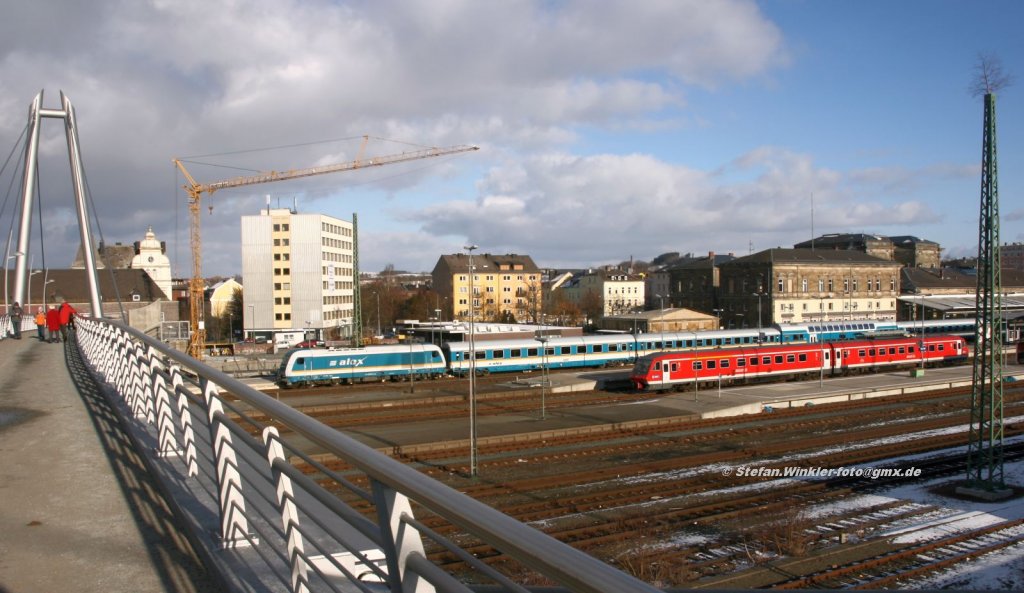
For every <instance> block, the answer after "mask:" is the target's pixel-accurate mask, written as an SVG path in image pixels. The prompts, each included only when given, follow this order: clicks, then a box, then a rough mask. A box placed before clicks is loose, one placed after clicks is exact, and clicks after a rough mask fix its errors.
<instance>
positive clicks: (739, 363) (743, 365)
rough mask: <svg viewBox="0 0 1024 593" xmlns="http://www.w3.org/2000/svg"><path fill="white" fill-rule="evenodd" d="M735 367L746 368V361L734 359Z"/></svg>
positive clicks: (744, 359)
mask: <svg viewBox="0 0 1024 593" xmlns="http://www.w3.org/2000/svg"><path fill="white" fill-rule="evenodd" d="M736 366H737V367H739V368H742V367H745V366H747V359H746V358H737V359H736Z"/></svg>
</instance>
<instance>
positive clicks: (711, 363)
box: [708, 360, 718, 369]
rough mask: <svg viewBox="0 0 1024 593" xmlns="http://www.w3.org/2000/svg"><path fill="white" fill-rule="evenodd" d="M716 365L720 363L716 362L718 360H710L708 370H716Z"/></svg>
mask: <svg viewBox="0 0 1024 593" xmlns="http://www.w3.org/2000/svg"><path fill="white" fill-rule="evenodd" d="M716 364H718V361H716V360H709V361H708V368H709V369H713V368H715V365H716Z"/></svg>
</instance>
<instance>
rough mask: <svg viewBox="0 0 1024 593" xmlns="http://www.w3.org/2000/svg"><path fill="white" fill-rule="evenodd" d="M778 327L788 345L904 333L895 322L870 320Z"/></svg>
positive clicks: (795, 324) (791, 324) (812, 322)
mask: <svg viewBox="0 0 1024 593" xmlns="http://www.w3.org/2000/svg"><path fill="white" fill-rule="evenodd" d="M776 327H778V328H779V330H780V331H781V332H782V341H783V342H787V343H788V342H834V341H836V340H859V339H862V338H866V337H870V336H888V335H899V334H902V333H904V332H903V331H902V329H901V328H900V327H899V324H897V323H896V322H895V321H876V320H869V319H853V320H849V321H811V322H807V323H785V324H781V325H778V326H776Z"/></svg>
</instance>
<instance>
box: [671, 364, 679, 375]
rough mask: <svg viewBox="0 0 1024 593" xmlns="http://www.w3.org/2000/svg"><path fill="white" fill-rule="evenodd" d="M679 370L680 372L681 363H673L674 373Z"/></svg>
mask: <svg viewBox="0 0 1024 593" xmlns="http://www.w3.org/2000/svg"><path fill="white" fill-rule="evenodd" d="M678 370H679V363H678V362H673V363H672V372H673V373H675V372H676V371H678Z"/></svg>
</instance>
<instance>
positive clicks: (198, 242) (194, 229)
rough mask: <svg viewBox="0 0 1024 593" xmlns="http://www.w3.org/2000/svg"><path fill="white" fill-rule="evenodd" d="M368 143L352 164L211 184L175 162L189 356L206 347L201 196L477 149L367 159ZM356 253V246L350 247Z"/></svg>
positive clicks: (365, 138) (434, 150)
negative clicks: (185, 248)
mask: <svg viewBox="0 0 1024 593" xmlns="http://www.w3.org/2000/svg"><path fill="white" fill-rule="evenodd" d="M368 141H369V136H363V143H362V145H361V146H360V148H359V155H358V158H356V160H354V161H348V162H344V163H337V164H333V165H323V166H319V167H308V168H305V169H290V170H287V171H267V172H264V173H258V174H256V175H246V176H242V177H233V178H231V179H225V180H222V181H215V182H213V183H198V182H196V180H195V179H194V178H193V177H192V174H191V173H189V172H188V170H187V169H186V168H185V164H184V163H183V162H182V161H181V160H180V159H174V164H175V166H177V167H178V169H179V170H180V171H181V173H182V175H184V176H185V181H186V184H185V185H184V186H183V187H184V188H185V191H187V192H188V198H189V202H188V208H189V217H190V223H189V237H190V244H191V249H192V278H191V280H189V285H188V296H189V330H190V335H189V342H188V353H189V355H190V356H192V357H193V358H195V359H197V360H202V358H203V350H204V348H205V347H206V327H205V323H204V322H203V321H202V319H203V302H204V298H203V288H204V286H203V285H204V283H203V260H202V258H203V242H202V235H201V230H202V229H201V228H200V227H201V224H200V211H201V206H202V196H203V194H207V195H210V194H213V193H214V192H215V191H217V190H219V189H228V188H233V187H244V186H247V185H258V184H262V183H271V182H274V181H287V180H290V179H298V178H300V177H313V176H315V175H326V174H328V173H341V172H343V171H354V170H356V169H365V168H368V167H381V166H384V165H392V164H395V163H404V162H407V161H414V160H417V159H427V158H432V157H439V156H448V155H453V154H458V153H462V152H471V151H474V150H479V148H480V147H478V146H471V145H459V146H450V147H446V148H436V147H430V148H424V149H422V150H415V151H409V152H403V153H399V154H392V155H385V156H377V157H370V158H366V159H364V158H362V154H363V150H365V148H366V143H367V142H368ZM353 247H354V248H355V249H356V250H358V249H359V246H358V245H353ZM354 289H355V290H356V291H358V290H359V279H358V278H356V282H355V285H354Z"/></svg>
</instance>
